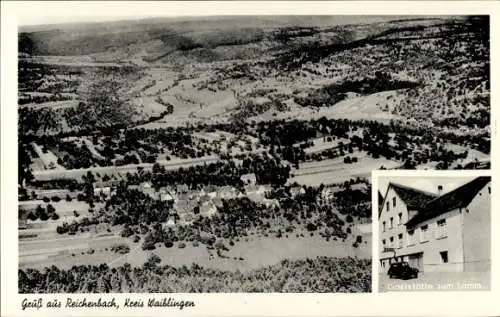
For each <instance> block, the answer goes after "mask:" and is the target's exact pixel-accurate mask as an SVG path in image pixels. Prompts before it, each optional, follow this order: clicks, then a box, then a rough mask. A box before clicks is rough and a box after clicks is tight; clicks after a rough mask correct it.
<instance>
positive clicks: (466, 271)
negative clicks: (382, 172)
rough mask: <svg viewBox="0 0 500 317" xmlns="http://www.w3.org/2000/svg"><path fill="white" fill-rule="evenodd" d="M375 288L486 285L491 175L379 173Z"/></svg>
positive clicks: (478, 288)
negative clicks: (378, 276)
mask: <svg viewBox="0 0 500 317" xmlns="http://www.w3.org/2000/svg"><path fill="white" fill-rule="evenodd" d="M378 193H379V195H380V196H379V211H378V218H379V238H380V242H379V248H380V264H379V266H380V278H379V289H380V291H381V292H386V291H488V290H490V284H491V278H490V274H491V177H490V176H474V177H471V176H468V177H463V176H462V177H461V176H456V175H455V176H452V177H420V176H410V177H409V176H405V177H380V178H379V187H378Z"/></svg>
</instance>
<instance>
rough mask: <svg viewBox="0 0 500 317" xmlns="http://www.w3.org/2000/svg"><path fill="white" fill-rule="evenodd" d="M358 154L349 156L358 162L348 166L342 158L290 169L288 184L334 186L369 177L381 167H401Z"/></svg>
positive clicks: (395, 163) (391, 162)
mask: <svg viewBox="0 0 500 317" xmlns="http://www.w3.org/2000/svg"><path fill="white" fill-rule="evenodd" d="M360 154H361V153H355V154H352V155H351V156H354V157H358V162H356V163H350V164H345V163H344V162H343V160H344V159H343V157H340V158H337V159H332V160H323V161H320V162H307V163H301V164H299V169H292V174H293V175H294V176H293V177H292V178H291V179H290V182H297V183H299V184H301V185H309V186H311V185H319V184H325V185H327V184H335V183H341V182H344V181H346V180H349V179H351V178H356V177H370V175H371V171H372V170H374V169H380V167H382V166H383V167H385V168H387V169H390V168H394V167H397V166H400V165H401V164H400V163H398V162H395V161H391V160H387V159H384V158H379V159H373V158H371V157H368V156H364V155H362V154H361V155H360Z"/></svg>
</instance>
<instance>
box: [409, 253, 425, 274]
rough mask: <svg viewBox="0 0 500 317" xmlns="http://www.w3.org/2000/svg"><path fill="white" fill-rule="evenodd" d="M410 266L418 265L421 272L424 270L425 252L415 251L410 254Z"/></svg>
mask: <svg viewBox="0 0 500 317" xmlns="http://www.w3.org/2000/svg"><path fill="white" fill-rule="evenodd" d="M408 263H409V264H410V266H413V267H416V268H417V269H418V270H419V271H420V272H423V271H424V253H423V252H420V253H414V254H410V255H409V256H408Z"/></svg>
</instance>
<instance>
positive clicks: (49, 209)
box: [26, 204, 59, 221]
mask: <svg viewBox="0 0 500 317" xmlns="http://www.w3.org/2000/svg"><path fill="white" fill-rule="evenodd" d="M26 218H27V219H29V220H31V221H35V220H38V219H40V220H42V221H47V220H49V219H52V220H57V219H59V215H58V214H57V213H56V208H54V206H52V205H51V204H48V205H47V206H46V207H45V208H44V207H42V206H41V205H38V206H37V207H36V208H35V211H34V212H33V211H30V212H29V213H28V214H27V216H26Z"/></svg>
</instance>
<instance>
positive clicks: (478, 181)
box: [406, 176, 491, 226]
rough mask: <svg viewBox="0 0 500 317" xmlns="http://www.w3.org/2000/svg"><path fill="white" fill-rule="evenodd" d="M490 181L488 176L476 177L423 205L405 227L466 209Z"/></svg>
mask: <svg viewBox="0 0 500 317" xmlns="http://www.w3.org/2000/svg"><path fill="white" fill-rule="evenodd" d="M490 181H491V177H489V176H481V177H477V178H475V179H474V180H472V181H471V182H469V183H467V184H465V185H462V186H460V187H458V188H456V189H455V190H453V191H451V192H449V193H446V194H444V195H442V196H440V197H438V198H435V199H433V200H431V201H430V202H428V203H427V204H426V205H425V208H424V209H423V210H422V211H421V212H419V213H417V214H416V215H415V217H413V218H412V219H410V220H409V221H408V222H407V223H406V225H407V226H413V225H415V224H418V223H420V222H422V221H425V220H427V219H430V218H434V217H437V216H439V215H441V214H444V213H445V212H447V211H450V210H452V209H456V208H465V207H467V206H468V205H469V204H470V203H471V201H472V200H473V199H474V197H476V196H477V194H478V193H479V191H480V190H481V189H483V188H484V186H486V184H488V183H489V182H490Z"/></svg>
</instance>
